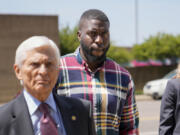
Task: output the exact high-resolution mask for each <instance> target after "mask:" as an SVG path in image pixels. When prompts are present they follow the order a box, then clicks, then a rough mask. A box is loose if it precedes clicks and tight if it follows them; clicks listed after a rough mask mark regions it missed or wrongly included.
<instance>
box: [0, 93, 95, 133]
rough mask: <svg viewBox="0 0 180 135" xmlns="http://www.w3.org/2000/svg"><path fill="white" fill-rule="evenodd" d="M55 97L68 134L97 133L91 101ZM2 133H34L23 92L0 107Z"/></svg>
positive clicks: (0, 129)
mask: <svg viewBox="0 0 180 135" xmlns="http://www.w3.org/2000/svg"><path fill="white" fill-rule="evenodd" d="M54 99H55V101H56V104H57V106H58V107H59V108H60V111H61V115H62V118H63V124H64V127H65V130H66V133H67V135H94V134H95V129H94V122H93V120H92V116H91V109H90V108H91V107H90V103H89V102H87V101H85V100H83V101H82V100H79V99H74V98H68V97H60V96H58V95H54ZM72 116H75V117H76V119H72ZM0 135H34V133H33V125H32V122H31V118H30V115H29V111H28V108H27V104H26V101H25V98H24V95H23V94H20V95H19V96H18V97H17V98H16V99H14V100H12V101H11V102H9V103H7V104H6V105H4V106H2V107H0Z"/></svg>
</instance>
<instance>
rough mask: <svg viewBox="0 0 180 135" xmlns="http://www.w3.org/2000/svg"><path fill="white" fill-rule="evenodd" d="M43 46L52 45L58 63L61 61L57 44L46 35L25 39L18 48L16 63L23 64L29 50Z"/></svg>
mask: <svg viewBox="0 0 180 135" xmlns="http://www.w3.org/2000/svg"><path fill="white" fill-rule="evenodd" d="M41 46H50V47H52V48H53V50H54V53H55V56H56V60H57V63H58V64H59V62H60V52H59V49H58V47H57V45H56V44H55V43H54V42H53V41H52V40H51V39H49V38H48V37H46V36H32V37H30V38H28V39H26V40H25V41H23V42H22V43H21V44H20V45H19V46H18V48H17V49H16V56H15V64H16V65H18V66H19V67H20V66H22V62H23V61H24V60H25V59H26V53H27V51H30V50H33V49H35V48H38V47H41Z"/></svg>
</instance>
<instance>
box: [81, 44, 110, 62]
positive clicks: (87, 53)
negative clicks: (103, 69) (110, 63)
mask: <svg viewBox="0 0 180 135" xmlns="http://www.w3.org/2000/svg"><path fill="white" fill-rule="evenodd" d="M80 43H81V48H82V51H83V54H84V56H85V58H86V59H87V61H88V62H90V63H92V62H95V63H102V62H104V61H105V59H106V53H107V51H108V49H109V45H108V47H107V48H106V50H104V53H103V54H102V55H101V56H94V55H93V54H92V49H91V50H89V48H88V47H87V46H86V45H85V44H84V43H83V42H82V41H81V42H80Z"/></svg>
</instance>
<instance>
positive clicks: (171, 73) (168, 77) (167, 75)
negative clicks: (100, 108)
mask: <svg viewBox="0 0 180 135" xmlns="http://www.w3.org/2000/svg"><path fill="white" fill-rule="evenodd" d="M176 72H177V70H173V71H171V72H169V73H168V74H166V75H165V76H164V77H163V78H164V79H170V78H173V77H174V76H175V75H176Z"/></svg>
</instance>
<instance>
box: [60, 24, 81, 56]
mask: <svg viewBox="0 0 180 135" xmlns="http://www.w3.org/2000/svg"><path fill="white" fill-rule="evenodd" d="M77 31H78V28H77V27H74V28H73V29H70V27H69V26H66V27H64V28H62V29H61V30H60V32H59V37H60V50H61V55H65V54H68V53H72V52H74V51H75V49H76V48H77V47H78V46H79V41H78V38H77Z"/></svg>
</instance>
